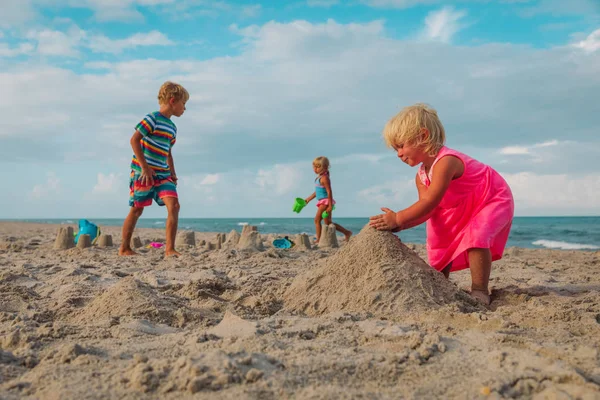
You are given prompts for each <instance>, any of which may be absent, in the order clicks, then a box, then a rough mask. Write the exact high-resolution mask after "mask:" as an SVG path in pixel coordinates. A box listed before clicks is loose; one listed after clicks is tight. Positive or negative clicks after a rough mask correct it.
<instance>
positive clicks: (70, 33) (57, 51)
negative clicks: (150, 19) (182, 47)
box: [22, 25, 173, 68]
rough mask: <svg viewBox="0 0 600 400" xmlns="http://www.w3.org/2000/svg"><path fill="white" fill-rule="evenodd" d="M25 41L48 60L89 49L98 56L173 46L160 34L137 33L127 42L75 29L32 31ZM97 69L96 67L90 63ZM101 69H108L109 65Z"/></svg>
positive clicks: (73, 26) (126, 39) (104, 65)
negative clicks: (136, 49) (149, 47)
mask: <svg viewBox="0 0 600 400" xmlns="http://www.w3.org/2000/svg"><path fill="white" fill-rule="evenodd" d="M26 38H27V39H29V40H33V41H36V42H37V52H38V53H39V54H42V55H47V56H63V57H78V56H79V55H80V50H81V49H83V48H89V49H91V50H92V51H94V52H96V53H113V54H117V53H121V52H123V50H126V49H133V48H136V47H147V46H168V45H172V44H173V42H172V41H171V40H169V38H167V36H166V35H164V34H163V33H161V32H159V31H156V30H154V31H150V32H147V33H141V32H140V33H136V34H133V35H131V36H129V37H126V38H124V39H110V38H108V37H106V36H104V35H90V34H89V33H88V32H86V31H84V30H82V29H79V27H77V26H76V25H72V26H71V27H70V28H69V29H68V30H67V31H66V32H62V31H57V30H51V29H43V30H32V31H29V32H28V33H27V35H26ZM23 46H25V47H23V48H22V51H25V50H27V51H29V50H28V49H30V47H31V46H32V45H31V44H24V45H23ZM90 65H92V66H94V65H95V64H93V63H90ZM96 65H102V67H103V68H106V66H107V64H106V63H104V64H96Z"/></svg>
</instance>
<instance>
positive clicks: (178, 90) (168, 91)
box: [158, 81, 190, 104]
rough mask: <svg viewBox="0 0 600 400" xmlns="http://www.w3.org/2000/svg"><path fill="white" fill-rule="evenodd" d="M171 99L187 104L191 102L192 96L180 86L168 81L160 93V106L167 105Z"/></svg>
mask: <svg viewBox="0 0 600 400" xmlns="http://www.w3.org/2000/svg"><path fill="white" fill-rule="evenodd" d="M171 98H174V99H175V100H177V101H179V100H183V102H184V103H185V102H187V101H188V100H189V98H190V94H189V93H188V91H187V90H185V88H184V87H183V86H181V85H180V84H178V83H175V82H170V81H167V82H165V83H163V84H162V86H161V87H160V90H159V91H158V104H167V103H169V100H170V99H171Z"/></svg>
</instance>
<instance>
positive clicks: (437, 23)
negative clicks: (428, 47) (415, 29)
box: [424, 7, 467, 43]
mask: <svg viewBox="0 0 600 400" xmlns="http://www.w3.org/2000/svg"><path fill="white" fill-rule="evenodd" d="M466 15H467V13H466V11H458V10H454V9H453V8H452V7H444V8H442V9H440V10H437V11H431V12H430V13H429V14H428V15H427V17H426V18H425V31H424V35H425V37H426V38H427V39H430V40H437V41H440V42H444V43H448V42H450V40H451V39H452V37H453V36H454V35H455V34H456V33H457V32H458V31H460V30H461V29H463V28H464V27H465V26H466V25H464V24H462V23H461V22H460V21H461V20H462V19H463V18H464V17H465V16H466Z"/></svg>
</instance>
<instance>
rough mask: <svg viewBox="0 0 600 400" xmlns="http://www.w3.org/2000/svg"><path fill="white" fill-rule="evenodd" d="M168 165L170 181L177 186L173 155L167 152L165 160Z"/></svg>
mask: <svg viewBox="0 0 600 400" xmlns="http://www.w3.org/2000/svg"><path fill="white" fill-rule="evenodd" d="M167 163H168V164H169V170H170V171H171V179H172V180H173V182H174V183H175V184H177V174H176V173H175V164H174V163H173V153H172V152H171V150H169V157H168V158H167Z"/></svg>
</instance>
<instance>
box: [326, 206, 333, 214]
mask: <svg viewBox="0 0 600 400" xmlns="http://www.w3.org/2000/svg"><path fill="white" fill-rule="evenodd" d="M332 210H333V205H331V204H330V205H328V206H327V208H326V209H325V211H327V214H329V215H331V211H332Z"/></svg>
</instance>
